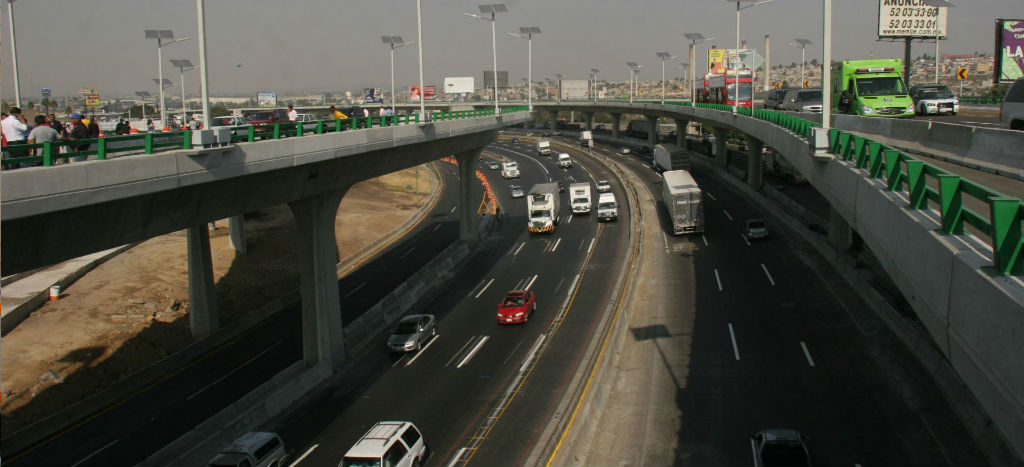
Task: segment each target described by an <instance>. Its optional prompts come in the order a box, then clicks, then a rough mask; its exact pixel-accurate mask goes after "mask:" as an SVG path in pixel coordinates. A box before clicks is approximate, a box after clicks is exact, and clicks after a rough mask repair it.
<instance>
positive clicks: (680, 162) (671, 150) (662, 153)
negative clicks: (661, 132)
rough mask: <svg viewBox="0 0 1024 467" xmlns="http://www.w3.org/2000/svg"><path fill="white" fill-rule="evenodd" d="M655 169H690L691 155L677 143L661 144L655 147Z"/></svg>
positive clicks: (661, 170) (660, 170)
mask: <svg viewBox="0 0 1024 467" xmlns="http://www.w3.org/2000/svg"><path fill="white" fill-rule="evenodd" d="M654 170H657V171H659V172H664V171H666V170H690V156H689V155H688V154H687V153H686V150H684V149H683V148H681V147H679V146H676V145H675V144H659V145H657V146H655V147H654Z"/></svg>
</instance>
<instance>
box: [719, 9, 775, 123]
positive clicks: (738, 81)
mask: <svg viewBox="0 0 1024 467" xmlns="http://www.w3.org/2000/svg"><path fill="white" fill-rule="evenodd" d="M726 1H727V2H736V60H739V58H740V57H739V53H740V11H741V10H746V9H747V8H752V7H755V6H758V5H764V4H768V3H771V2H773V1H775V0H758V1H757V2H756V3H754V4H752V5H747V6H740V5H741V4H742V3H743V2H745V1H746V2H750V1H754V0H726ZM726 74H728V70H727V71H726ZM735 84H736V98H735V99H734V100H733V103H732V113H733V115H735V114H736V112H737V110H738V106H739V103H740V73H739V67H736V83H735ZM750 86H751V89H750V90H751V91H753V90H754V89H753V86H754V85H753V83H751V85H750ZM751 110H753V106H751Z"/></svg>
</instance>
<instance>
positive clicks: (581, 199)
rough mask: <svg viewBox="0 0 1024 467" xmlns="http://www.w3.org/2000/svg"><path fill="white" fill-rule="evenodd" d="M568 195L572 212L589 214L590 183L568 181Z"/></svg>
mask: <svg viewBox="0 0 1024 467" xmlns="http://www.w3.org/2000/svg"><path fill="white" fill-rule="evenodd" d="M569 196H570V198H569V199H570V204H571V205H572V213H573V214H589V213H590V203H591V201H590V183H589V182H580V183H570V184H569Z"/></svg>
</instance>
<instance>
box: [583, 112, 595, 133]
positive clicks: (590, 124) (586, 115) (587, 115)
mask: <svg viewBox="0 0 1024 467" xmlns="http://www.w3.org/2000/svg"><path fill="white" fill-rule="evenodd" d="M583 122H584V125H586V126H585V127H584V128H585V129H586V130H593V129H594V112H583Z"/></svg>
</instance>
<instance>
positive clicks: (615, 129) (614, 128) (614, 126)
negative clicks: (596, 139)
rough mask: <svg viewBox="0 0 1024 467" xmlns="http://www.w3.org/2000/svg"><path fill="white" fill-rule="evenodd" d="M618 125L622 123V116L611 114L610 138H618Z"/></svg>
mask: <svg viewBox="0 0 1024 467" xmlns="http://www.w3.org/2000/svg"><path fill="white" fill-rule="evenodd" d="M620 123H622V114H612V138H618V137H619V124H620Z"/></svg>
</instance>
